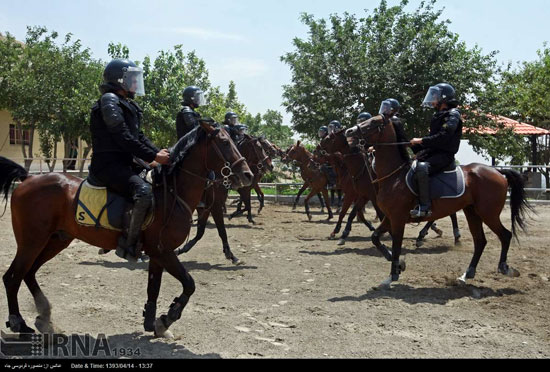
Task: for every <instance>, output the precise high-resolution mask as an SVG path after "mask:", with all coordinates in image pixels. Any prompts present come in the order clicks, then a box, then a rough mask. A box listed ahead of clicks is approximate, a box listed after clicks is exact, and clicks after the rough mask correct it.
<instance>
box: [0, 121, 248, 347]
mask: <svg viewBox="0 0 550 372" xmlns="http://www.w3.org/2000/svg"><path fill="white" fill-rule="evenodd" d="M170 158H171V160H172V165H170V166H169V167H166V166H165V167H166V168H165V170H163V174H164V176H163V179H165V182H164V181H162V182H160V183H159V184H155V185H154V186H153V192H154V195H155V211H154V221H153V223H152V224H151V225H150V226H149V227H148V228H147V229H146V230H144V231H143V234H142V237H141V240H142V242H143V248H144V251H145V253H146V254H147V255H149V257H150V262H149V281H148V287H147V295H148V301H147V304H146V307H145V309H146V312H145V321H144V327H145V330H146V331H154V332H155V335H157V336H162V335H165V334H167V333H168V332H169V331H168V327H170V325H171V324H172V323H173V322H175V321H176V320H178V319H179V318H180V317H181V313H182V311H183V309H184V307H185V306H186V304H187V302H188V301H189V297H190V296H191V295H192V294H193V292H194V291H195V284H194V281H193V278H192V277H191V276H190V275H189V273H188V272H187V270H186V269H185V267H184V266H183V265H182V264H181V263H180V262H179V260H178V258H177V256H176V254H175V253H174V249H175V248H176V247H178V246H179V245H180V244H182V242H183V241H184V240H185V238H186V237H187V235H188V234H189V229H190V227H191V216H192V213H193V210H194V209H195V207H196V206H197V204H198V203H199V201H200V199H201V196H202V194H203V190H204V188H205V185H206V183H207V179H206V176H207V174H208V173H209V172H210V170H214V171H217V172H219V171H220V170H221V169H222V168H223V169H224V174H225V175H226V176H227V178H228V179H230V180H231V182H232V185H233V187H241V186H246V185H249V184H250V183H251V181H252V173H251V172H250V169H249V168H248V165H247V164H246V162H245V161H244V158H243V157H242V156H241V154H240V153H239V151H238V150H237V148H236V147H235V145H234V144H233V141H231V139H230V138H229V136H228V135H227V133H226V132H225V131H220V130H219V129H217V128H214V127H211V126H210V125H208V124H206V123H204V122H201V125H200V126H199V127H197V128H195V129H194V130H193V131H191V132H190V133H188V134H187V135H186V136H185V137H183V138H182V139H180V141H178V143H177V144H176V146H175V147H174V148H173V149H172V150H171V154H170ZM15 180H21V181H22V182H21V184H20V185H19V186H18V187H17V188H16V189H15V191H14V192H13V194H12V197H11V215H12V224H13V231H14V234H15V239H16V242H17V252H16V255H15V258H14V260H13V262H12V264H11V266H10V267H9V269H8V271H7V272H6V273H5V274H4V276H3V279H4V285H5V287H6V293H7V300H8V307H9V320H8V324H9V327H10V329H11V330H12V331H13V332H17V333H32V332H34V330H33V329H31V328H30V327H28V326H27V325H26V324H25V321H24V320H23V317H22V316H21V314H20V312H19V304H18V299H17V294H18V292H19V287H20V285H21V282H22V281H23V280H24V281H25V283H26V284H27V287H28V288H29V290H30V291H31V293H32V296H33V297H34V301H35V304H36V308H37V310H38V313H39V315H38V317H37V318H36V323H35V325H36V327H37V328H38V330H39V331H40V332H43V333H51V332H53V331H54V327H53V324H52V323H51V318H50V315H51V306H50V303H49V301H48V299H47V298H46V296H45V295H44V293H43V292H42V290H41V289H40V287H39V285H38V282H37V281H36V272H37V271H38V269H40V267H41V266H42V265H43V264H44V263H46V262H47V261H49V260H50V259H52V258H53V257H55V256H56V255H57V254H59V252H61V251H62V250H63V249H65V248H67V246H68V245H69V244H70V243H71V242H72V241H73V240H74V239H79V240H82V241H84V242H86V243H88V244H90V245H93V246H97V247H101V248H103V249H104V250H107V251H109V250H113V249H116V246H117V239H118V237H119V235H120V232H117V231H113V230H107V229H102V228H96V227H88V226H82V225H79V224H77V223H76V221H75V211H76V201H75V194H76V192H77V190H78V188H79V185H80V184H81V183H82V179H80V178H77V177H73V176H70V175H67V174H57V173H49V174H44V175H37V176H31V175H29V174H28V173H27V171H26V170H25V169H24V168H22V167H21V166H20V165H18V164H16V163H14V162H12V161H11V160H8V159H6V158H0V187H1V188H2V189H3V190H4V193H5V197H6V198H7V197H8V191H9V188H10V186H11V184H12V183H13V182H14V181H15ZM37 210H39V211H40V213H38V214H37V213H36V211H37ZM164 270H166V271H168V272H169V273H170V274H171V275H172V276H174V277H175V278H176V279H178V280H179V281H180V282H181V284H182V286H183V293H182V294H181V296H180V297H178V298H176V300H175V301H174V302H173V303H172V305H171V306H170V309H169V311H168V313H167V314H166V315H162V316H161V317H160V318H158V319H156V320H155V317H156V301H157V298H158V294H159V290H160V284H161V278H162V273H163V271H164Z"/></svg>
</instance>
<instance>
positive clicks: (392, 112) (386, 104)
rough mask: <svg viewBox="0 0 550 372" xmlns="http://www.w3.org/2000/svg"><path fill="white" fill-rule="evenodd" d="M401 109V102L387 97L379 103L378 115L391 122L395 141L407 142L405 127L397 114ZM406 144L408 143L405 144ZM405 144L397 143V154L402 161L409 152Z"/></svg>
mask: <svg viewBox="0 0 550 372" xmlns="http://www.w3.org/2000/svg"><path fill="white" fill-rule="evenodd" d="M400 109H401V104H400V103H399V101H398V100H396V99H395V98H388V99H386V100H384V101H382V103H381V104H380V110H379V112H378V114H379V115H382V116H384V117H385V118H386V119H387V120H389V121H391V123H392V124H393V129H394V130H395V136H396V141H397V142H409V139H408V138H407V135H406V134H405V129H404V128H403V123H402V122H401V119H400V118H399V117H398V116H397V115H398V114H399V110H400ZM407 146H408V145H407ZM407 146H405V145H399V146H398V149H399V154H400V155H401V158H402V159H403V160H404V161H409V160H410V158H409V154H408V152H407Z"/></svg>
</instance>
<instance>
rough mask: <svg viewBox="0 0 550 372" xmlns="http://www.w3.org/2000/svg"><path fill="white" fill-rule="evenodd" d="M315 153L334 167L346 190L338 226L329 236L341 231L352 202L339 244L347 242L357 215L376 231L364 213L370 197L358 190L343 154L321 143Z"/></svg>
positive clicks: (344, 190) (332, 237)
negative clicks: (332, 151)
mask: <svg viewBox="0 0 550 372" xmlns="http://www.w3.org/2000/svg"><path fill="white" fill-rule="evenodd" d="M313 154H314V155H315V156H316V157H318V158H319V161H320V162H328V163H329V164H330V165H331V166H332V167H333V168H334V170H335V172H336V175H337V176H338V184H339V185H342V186H341V187H342V191H343V192H344V200H343V202H342V208H341V210H340V213H339V216H338V222H337V223H336V226H335V227H334V230H333V231H332V233H331V234H330V236H329V238H330V239H334V237H335V236H336V234H338V233H339V232H340V229H341V228H342V221H343V220H344V217H345V216H346V214H347V212H348V209H349V207H350V206H351V205H352V204H355V205H354V207H353V209H352V212H351V213H350V216H349V218H348V222H347V224H346V228H345V229H344V232H343V233H342V236H341V238H340V240H339V241H338V245H344V244H345V242H346V239H347V237H348V236H349V233H350V232H351V225H352V222H353V220H354V218H355V216H357V217H358V218H359V220H360V221H361V222H363V223H364V224H365V226H367V228H368V229H369V230H370V231H374V227H373V226H372V224H371V223H370V222H369V221H367V220H366V219H365V216H364V214H363V208H364V207H365V205H366V204H367V202H368V201H369V199H368V198H366V197H364V196H361V195H360V194H359V193H358V192H357V191H356V188H355V186H354V183H353V179H352V177H351V174H350V172H349V171H348V168H347V167H346V165H345V163H344V157H343V155H342V154H341V153H340V152H336V153H331V154H329V153H328V152H326V151H325V150H323V149H322V148H321V145H319V146H317V148H316V149H315V151H314V152H313Z"/></svg>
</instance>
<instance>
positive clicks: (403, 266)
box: [399, 258, 407, 272]
mask: <svg viewBox="0 0 550 372" xmlns="http://www.w3.org/2000/svg"><path fill="white" fill-rule="evenodd" d="M399 269H400V270H401V272H404V271H405V270H406V269H407V263H406V262H405V259H404V258H400V259H399Z"/></svg>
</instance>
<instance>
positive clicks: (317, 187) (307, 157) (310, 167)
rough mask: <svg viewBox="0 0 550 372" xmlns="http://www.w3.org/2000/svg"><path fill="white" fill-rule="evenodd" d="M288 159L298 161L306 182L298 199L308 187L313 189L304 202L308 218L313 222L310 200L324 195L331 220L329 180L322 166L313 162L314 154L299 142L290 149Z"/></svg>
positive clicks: (287, 154)
mask: <svg viewBox="0 0 550 372" xmlns="http://www.w3.org/2000/svg"><path fill="white" fill-rule="evenodd" d="M286 158H287V159H290V160H294V161H296V163H297V164H298V166H299V167H300V174H301V176H302V179H303V180H304V185H303V186H302V189H300V192H299V194H298V196H297V199H298V198H299V197H300V194H301V193H302V192H303V190H304V189H305V188H306V187H309V188H311V192H310V193H309V194H308V196H307V197H306V199H305V200H304V206H305V209H306V214H307V218H308V219H309V220H310V221H311V213H310V212H309V200H310V199H311V198H312V197H313V196H314V195H317V194H318V193H322V194H323V197H324V199H325V203H326V205H327V210H328V218H327V220H331V219H332V218H333V217H334V216H333V214H332V209H331V208H330V201H329V198H328V192H327V189H326V185H327V183H328V179H327V176H326V175H325V174H324V173H323V171H321V169H320V165H319V164H318V163H316V162H315V161H314V160H313V154H312V153H310V152H309V151H308V150H307V149H306V148H305V147H304V146H302V145H301V143H300V141H298V142H297V143H296V144H295V145H292V146H291V147H290V148H289V149H288V151H287V153H286Z"/></svg>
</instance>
